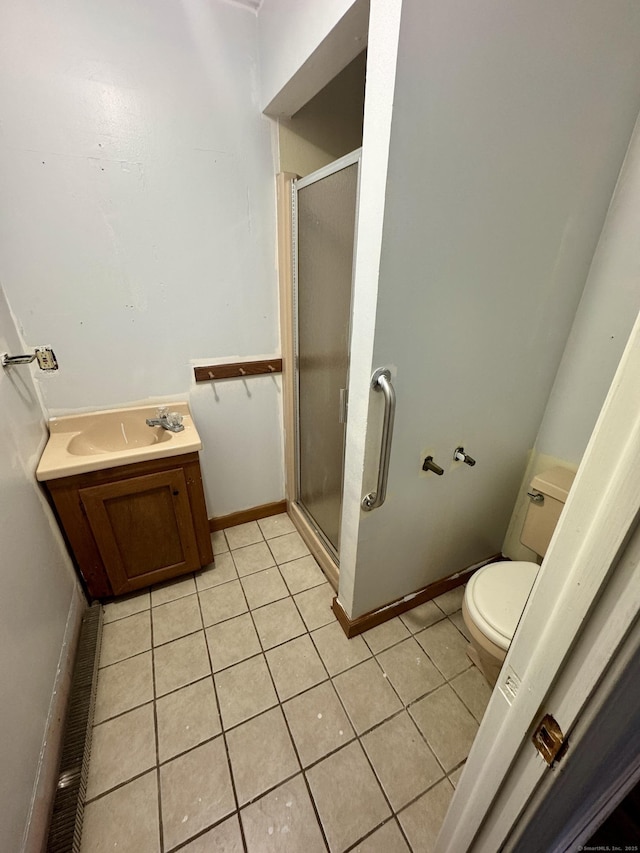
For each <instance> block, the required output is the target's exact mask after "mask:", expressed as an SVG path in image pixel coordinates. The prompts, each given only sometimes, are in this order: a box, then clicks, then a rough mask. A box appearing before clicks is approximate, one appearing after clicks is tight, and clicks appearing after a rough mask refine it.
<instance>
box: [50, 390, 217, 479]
mask: <svg viewBox="0 0 640 853" xmlns="http://www.w3.org/2000/svg"><path fill="white" fill-rule="evenodd" d="M160 405H166V406H167V408H168V410H169V411H170V412H180V414H181V415H182V416H183V424H184V429H183V430H182V431H181V432H170V431H169V430H165V429H163V428H162V427H149V426H147V424H146V422H145V421H146V419H147V418H155V417H156V415H157V410H158V408H159V406H160ZM201 448H202V442H201V440H200V436H199V435H198V431H197V430H196V428H195V425H194V423H193V419H192V417H191V412H190V411H189V405H188V403H186V402H184V401H182V402H178V403H166V404H165V403H163V404H154V405H149V406H134V407H131V408H123V409H106V410H104V411H100V412H86V413H85V414H81V415H65V416H64V417H60V418H51V420H50V421H49V440H48V442H47V444H46V445H45V448H44V451H43V453H42V457H41V458H40V462H39V464H38V467H37V468H36V477H37V479H38V480H40V481H45V480H55V479H58V478H59V477H69V476H72V475H74V474H85V473H86V472H88V471H103V470H104V469H106V468H115V467H116V466H118V465H127V464H128V463H131V462H145V461H147V460H149V459H166V458H167V457H169V456H178V455H180V454H182V453H192V452H193V451H196V450H200V449H201Z"/></svg>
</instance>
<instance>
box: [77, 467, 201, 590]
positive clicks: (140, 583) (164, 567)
mask: <svg viewBox="0 0 640 853" xmlns="http://www.w3.org/2000/svg"><path fill="white" fill-rule="evenodd" d="M79 495H80V500H81V502H82V505H83V507H84V510H85V512H86V515H87V520H88V522H89V526H90V527H91V532H92V533H93V536H94V538H95V541H96V544H97V546H98V550H99V551H100V556H101V557H102V559H103V561H104V564H105V567H106V569H107V574H108V575H109V580H110V581H111V586H112V588H113V591H114V593H115V594H116V595H119V594H120V593H123V592H128V591H130V590H134V589H139V588H140V587H144V586H148V585H149V584H152V583H158V582H159V581H162V580H166V579H167V578H170V577H175V576H176V575H180V574H184V573H185V572H192V571H195V570H196V569H198V568H199V566H200V560H199V557H198V546H197V543H196V537H195V532H194V528H193V521H192V518H191V508H190V505H189V497H188V492H187V483H186V480H185V476H184V472H183V471H182V469H180V468H177V469H171V470H169V471H162V472H160V473H158V474H146V475H144V476H141V477H131V478H130V479H126V480H120V481H118V482H115V483H105V484H104V485H100V486H91V487H90V488H85V489H80V490H79Z"/></svg>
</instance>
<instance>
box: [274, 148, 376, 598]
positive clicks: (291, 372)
mask: <svg viewBox="0 0 640 853" xmlns="http://www.w3.org/2000/svg"><path fill="white" fill-rule="evenodd" d="M361 161H362V148H358V149H356V150H355V151H353V152H351V153H350V154H347V155H345V156H344V157H340V158H339V159H338V160H335V161H333V162H332V163H329V164H328V165H327V166H324V167H323V168H321V169H318V170H317V171H316V172H313V173H311V174H310V175H307V176H305V177H304V178H299V177H298V176H297V175H294V174H292V173H288V172H281V173H279V174H278V176H277V179H276V183H277V203H278V279H279V291H280V330H281V338H282V341H281V348H282V362H283V369H282V379H283V382H282V389H283V418H284V451H285V496H286V499H287V509H288V512H289V515H290V517H291V519H292V521H293V523H294V524H295V526H296V528H297V529H298V532H299V533H300V535H301V536H302V538H303V539H304V541H305V543H306V545H307V547H308V548H309V550H310V551H311V553H312V554H313V556H314V557H315V558H316V560H317V561H318V563H319V564H320V567H321V568H322V570H323V572H324V574H325V575H326V576H327V579H328V580H329V581H330V583H331V584H332V586H333V587H334V589H335V590H336V591H337V589H338V577H339V553H338V552H337V551H336V550H335V549H334V548H333V547H332V546H331V543H330V542H329V540H328V539H327V537H326V536H325V535H324V533H323V532H322V531H321V530H320V529H319V528H318V526H317V525H316V524H315V523H314V522H313V520H312V519H311V518H310V516H309V514H308V513H307V512H306V510H305V509H304V507H303V506H302V505H301V504H300V501H299V497H300V477H299V464H298V458H299V457H298V448H299V433H298V423H299V420H298V390H297V389H298V385H297V382H298V365H297V350H298V323H297V319H298V318H297V275H296V273H297V257H296V251H295V246H296V243H297V240H296V237H297V235H295V234H294V230H295V229H294V224H295V219H294V204H295V199H296V184H297V187H298V188H303V189H304V187H305V186H307V185H309V184H311V183H314V182H317V181H318V180H322V178H326V177H329V176H330V175H332V174H334V173H336V172H339V171H341V170H342V169H345V168H347V167H348V166H351V165H354V164H355V163H357V164H358V178H357V185H356V203H355V210H356V215H355V222H354V238H353V260H352V276H351V300H350V301H351V308H350V314H349V332H348V341H347V350H348V352H349V353H350V350H351V327H352V317H353V270H354V268H355V256H356V246H357V239H358V234H357V225H358V206H359V198H360V179H361ZM301 184H302V187H300V185H301ZM347 418H348V415H347ZM345 434H346V423H345ZM343 462H344V460H343ZM343 475H344V471H343ZM343 490H344V481H343Z"/></svg>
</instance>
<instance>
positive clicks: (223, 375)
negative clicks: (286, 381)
mask: <svg viewBox="0 0 640 853" xmlns="http://www.w3.org/2000/svg"><path fill="white" fill-rule="evenodd" d="M193 372H194V374H195V377H196V382H211V381H214V382H215V381H216V380H217V379H244V378H246V377H247V376H260V374H262V373H266V374H270V373H282V359H281V358H270V359H268V360H267V361H237V362H233V363H229V364H208V365H205V366H204V367H194V368H193Z"/></svg>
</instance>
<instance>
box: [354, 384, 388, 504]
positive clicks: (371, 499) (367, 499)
mask: <svg viewBox="0 0 640 853" xmlns="http://www.w3.org/2000/svg"><path fill="white" fill-rule="evenodd" d="M371 387H372V388H373V390H374V391H382V393H383V394H384V421H383V424H382V442H381V444H380V462H379V463H378V482H377V485H376V488H375V491H373V492H369V494H368V495H365V496H364V497H363V498H362V503H361V506H362V509H363V510H365V511H366V512H369V511H370V510H372V509H376V507H379V506H382V504H383V503H384V500H385V498H386V496H387V480H388V478H389V459H390V457H391V439H392V437H393V420H394V418H395V414H396V392H395V391H394V390H393V385H392V384H391V371H390V370H388V369H387V368H385V367H379V368H378V369H377V370H376V371H374V373H373V376H372V377H371Z"/></svg>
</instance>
